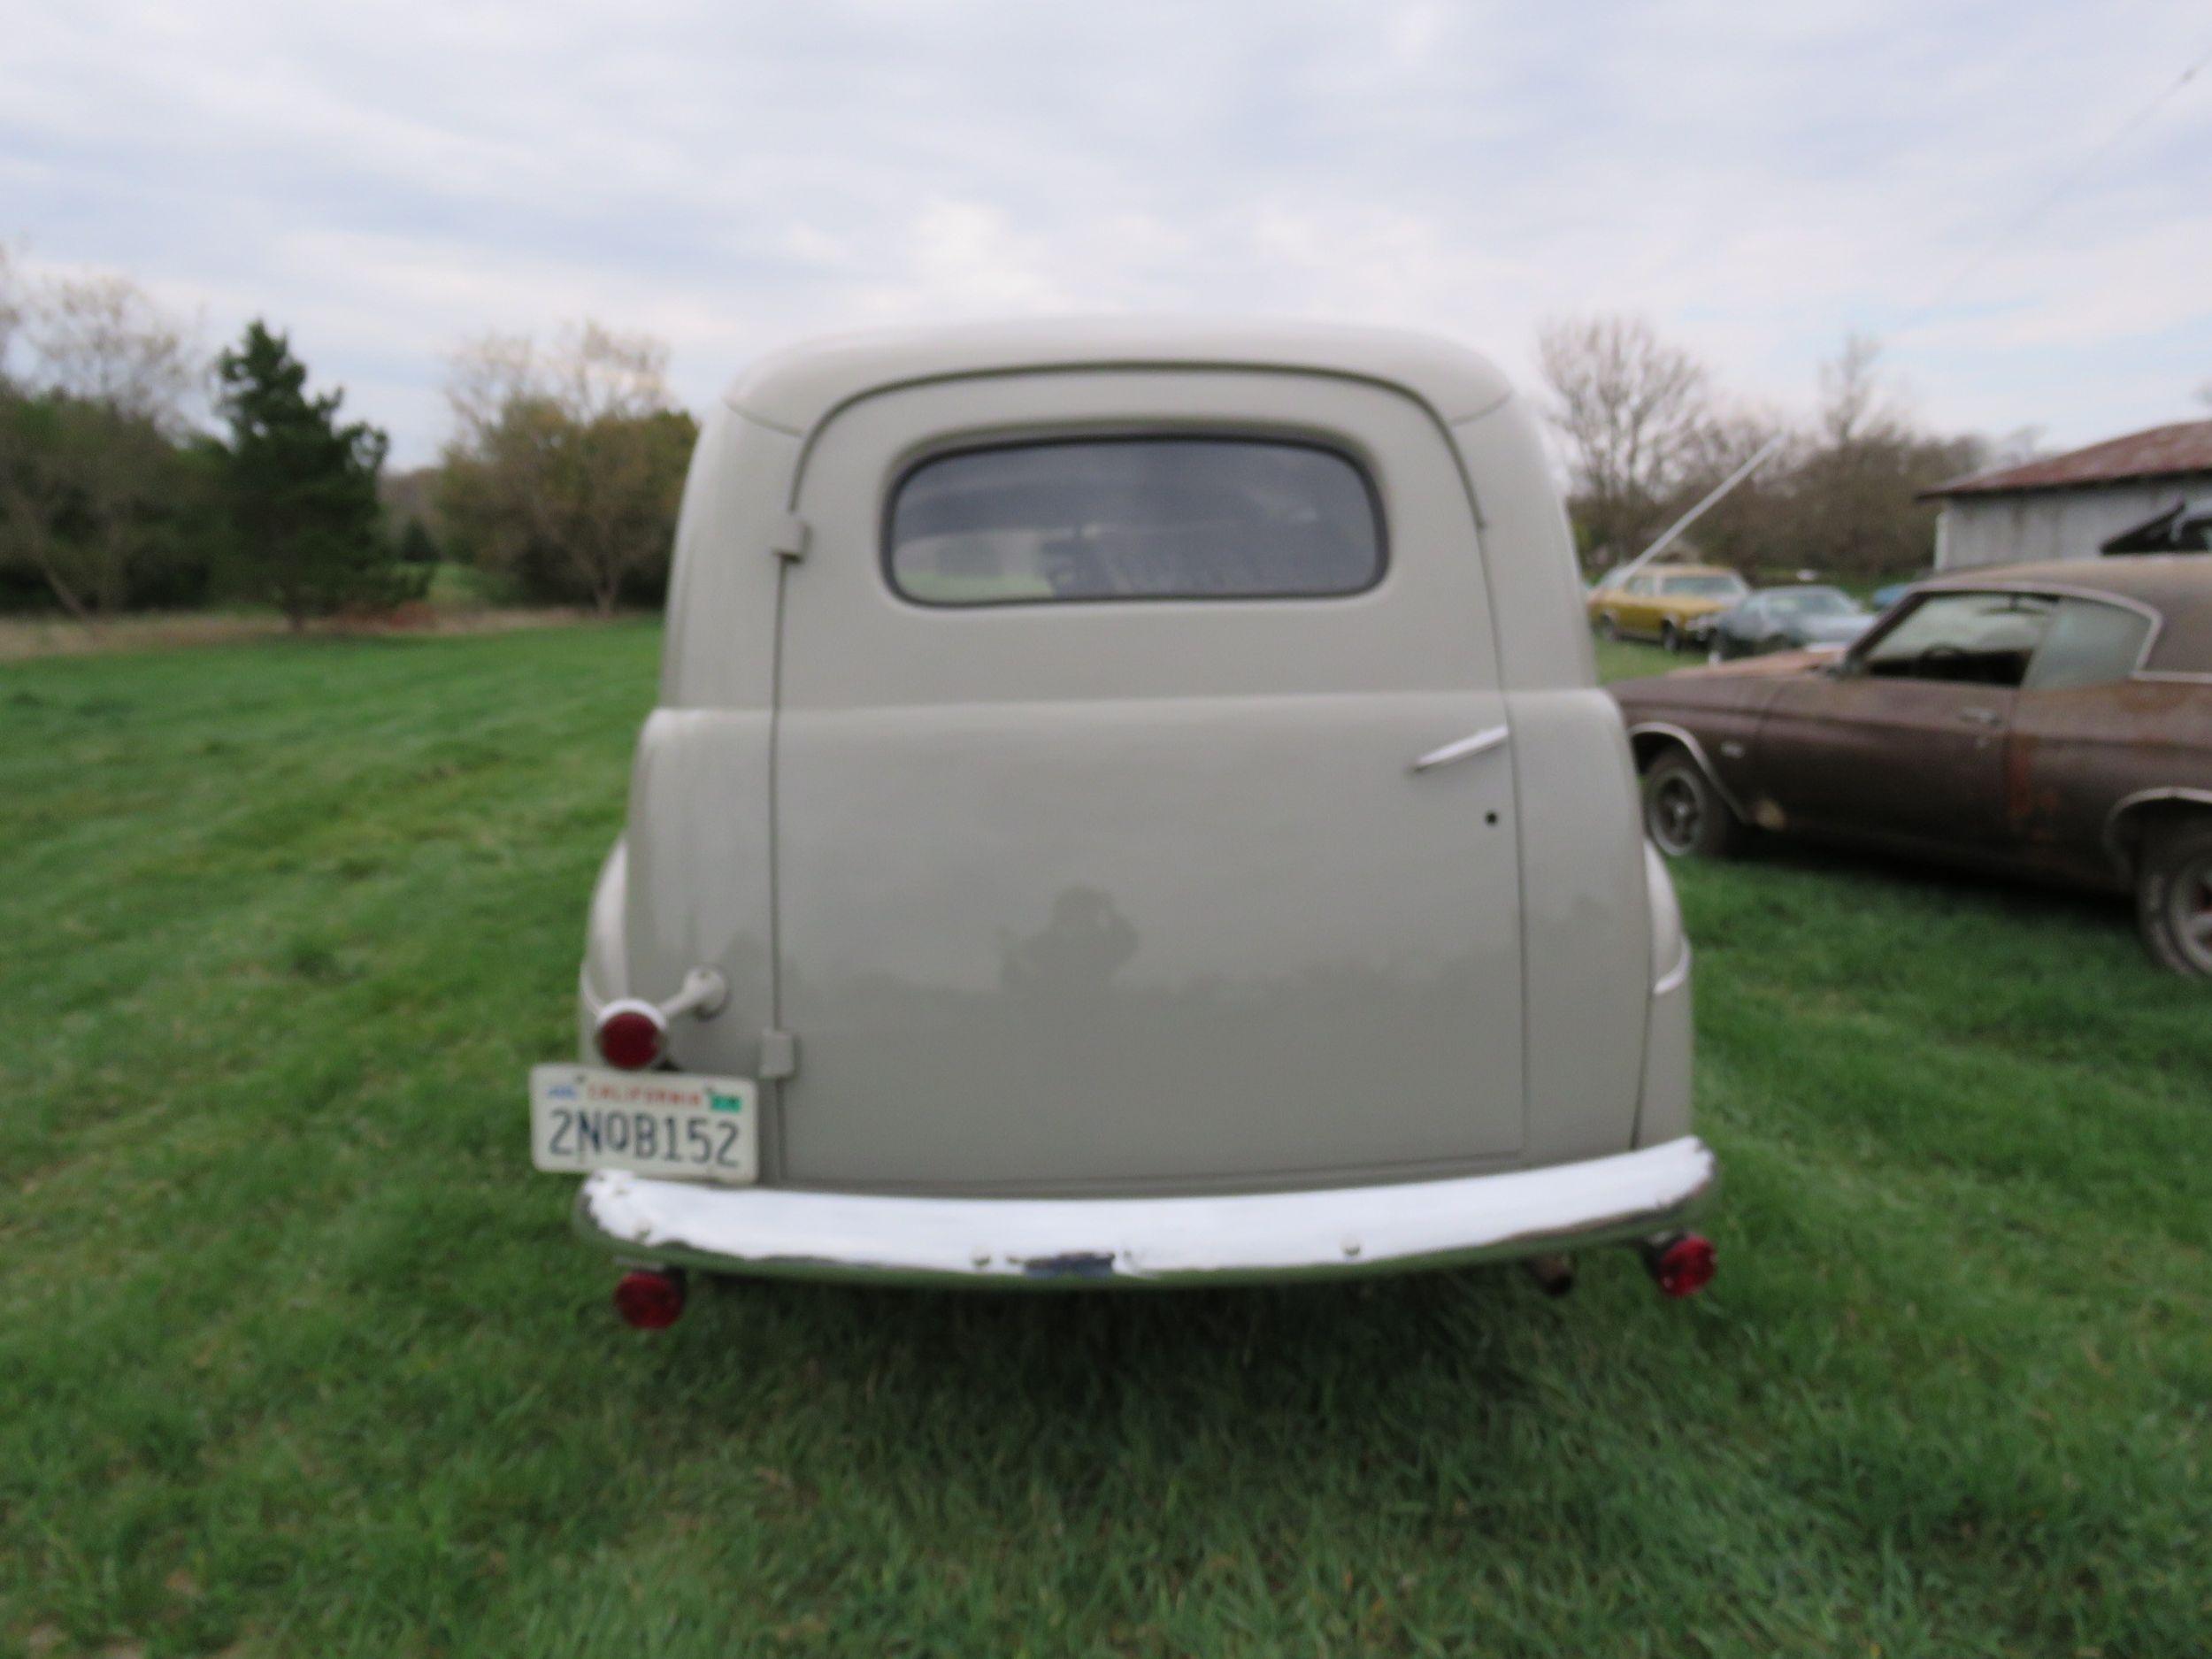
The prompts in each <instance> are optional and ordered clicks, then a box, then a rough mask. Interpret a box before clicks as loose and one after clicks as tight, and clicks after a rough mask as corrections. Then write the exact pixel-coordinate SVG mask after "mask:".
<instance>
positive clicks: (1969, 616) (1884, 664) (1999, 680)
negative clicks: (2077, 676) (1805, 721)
mask: <svg viewBox="0 0 2212 1659" xmlns="http://www.w3.org/2000/svg"><path fill="white" fill-rule="evenodd" d="M2055 608H2056V603H2055V601H2053V600H2050V599H2047V598H2046V597H2044V596H2043V595H2039V594H1999V593H1992V594H1932V595H1929V596H1928V597H1926V598H1924V599H1923V600H1922V601H1921V602H1920V603H1918V604H1916V605H1915V606H1914V607H1913V608H1912V609H1911V610H1910V611H1908V612H1906V613H1905V615H1904V617H1903V618H1901V620H1900V621H1899V622H1898V623H1897V625H1896V626H1893V627H1892V628H1890V629H1889V630H1888V631H1887V632H1886V633H1885V634H1883V635H1882V636H1881V637H1880V638H1879V639H1878V640H1876V641H1874V642H1873V643H1872V644H1871V645H1870V646H1869V647H1868V648H1867V649H1866V650H1865V652H1864V653H1863V656H1862V657H1860V662H1859V666H1860V669H1861V671H1862V672H1864V673H1867V674H1870V675H1874V676H1876V677H1878V678H1881V679H1887V680H1949V681H1953V682H1956V683H1960V684H1964V685H1973V686H2005V687H2010V686H2017V685H2019V684H2020V683H2021V681H2022V680H2024V679H2025V678H2026V677H2027V672H2028V664H2029V662H2030V660H2031V659H2032V657H2034V656H2035V651H2036V647H2037V646H2038V645H2039V644H2040V643H2041V642H2042V640H2043V634H2044V631H2045V630H2046V628H2047V627H2048V626H2049V625H2050V620H2051V613H2052V611H2054V610H2055Z"/></svg>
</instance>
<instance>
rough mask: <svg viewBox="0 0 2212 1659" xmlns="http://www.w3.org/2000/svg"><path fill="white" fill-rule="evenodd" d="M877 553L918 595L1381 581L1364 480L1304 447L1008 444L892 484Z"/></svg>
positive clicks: (1145, 594)
mask: <svg viewBox="0 0 2212 1659" xmlns="http://www.w3.org/2000/svg"><path fill="white" fill-rule="evenodd" d="M885 562H886V565H887V570H888V572H889V575H890V580H891V584H892V586H893V587H894V588H896V589H897V590H898V591H899V592H900V593H901V594H903V595H905V596H906V597H907V598H909V599H912V600H916V601H918V602H919V603H924V604H933V605H998V604H1024V603H1048V602H1051V601H1055V600H1086V599H1088V600H1100V599H1258V598H1296V597H1318V596H1322V595H1334V594H1353V593H1358V592H1359V591H1361V590H1362V589H1363V588H1371V587H1373V586H1374V585H1375V583H1376V582H1378V581H1379V580H1381V579H1382V573H1383V564H1384V553H1383V528H1382V513H1381V509H1380V506H1379V503H1378V500H1377V497H1376V495H1375V490H1374V487H1373V485H1372V484H1371V482H1370V481H1369V480H1368V478H1367V475H1366V474H1365V473H1364V472H1362V471H1361V470H1360V468H1359V467H1358V466H1357V465H1355V464H1354V463H1353V462H1352V461H1351V459H1350V458H1349V457H1346V456H1344V455H1341V454H1340V453H1338V452H1337V451H1336V450H1333V449H1323V448H1320V447H1319V446H1318V445H1315V444H1309V443H1295V442H1284V441H1280V440H1271V439H1258V438H1101V439H1078V440H1067V441H1054V442H1032V443H1022V444H1009V445H1004V446H1002V447H999V448H996V449H967V450H963V451H961V452H959V453H957V454H953V455H942V456H938V457H934V458H933V459H931V460H927V461H924V462H922V463H921V464H920V465H918V466H916V467H914V468H913V469H912V470H911V471H910V472H908V473H907V474H906V475H905V476H904V477H903V478H902V479H901V480H899V484H898V488H897V489H896V490H895V492H894V493H893V495H892V498H891V511H890V519H889V526H888V533H887V548H886V549H885Z"/></svg>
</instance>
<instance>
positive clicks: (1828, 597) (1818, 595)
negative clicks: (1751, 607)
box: [1767, 588, 1858, 617]
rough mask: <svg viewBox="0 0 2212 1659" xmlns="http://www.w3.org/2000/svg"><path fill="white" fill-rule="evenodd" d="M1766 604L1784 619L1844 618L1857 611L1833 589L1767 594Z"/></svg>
mask: <svg viewBox="0 0 2212 1659" xmlns="http://www.w3.org/2000/svg"><path fill="white" fill-rule="evenodd" d="M1767 603H1768V604H1769V605H1770V606H1772V607H1773V608H1774V609H1775V610H1776V611H1779V612H1780V613H1781V614H1782V615H1784V616H1786V617H1845V616H1849V615H1851V614H1852V613H1853V612H1854V611H1856V610H1857V609H1858V606H1856V605H1855V604H1853V603H1851V599H1850V596H1849V595H1847V594H1843V593H1839V592H1838V591H1837V590H1836V589H1835V588H1789V589H1787V590H1786V591H1784V592H1782V593H1778V594H1769V595H1767Z"/></svg>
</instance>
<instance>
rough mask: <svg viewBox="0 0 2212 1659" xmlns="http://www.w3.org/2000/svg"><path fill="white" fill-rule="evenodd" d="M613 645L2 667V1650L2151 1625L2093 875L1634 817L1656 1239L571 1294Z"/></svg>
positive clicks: (604, 830)
mask: <svg viewBox="0 0 2212 1659" xmlns="http://www.w3.org/2000/svg"><path fill="white" fill-rule="evenodd" d="M657 647H658V634H657V632H656V631H655V630H654V629H653V628H652V627H650V626H647V625H642V624H634V625H621V626H612V627H601V628H576V629H567V630H561V631H548V632H541V633H516V634H489V635H481V636H475V637H468V638H393V639H365V640H311V641H269V642H264V643H256V644H250V645H242V646H232V647H223V648H216V649H204V650H198V651H189V652H173V653H169V654H160V655H115V656H105V657H80V658H72V659H65V660H51V661H41V662H35V663H22V664H10V665H5V666H0V939H4V940H5V941H6V947H5V949H4V951H0V1006H4V1007H5V1008H6V1010H8V1014H7V1018H6V1021H5V1024H4V1026H0V1102H4V1104H0V1182H4V1186H0V1652H26V1653H36V1654H61V1653H77V1652H86V1653H106V1652H110V1651H113V1652H116V1653H138V1652H144V1653H147V1654H172V1653H173V1654H187V1653H202V1652H211V1651H230V1652H234V1653H237V1654H243V1655H263V1654H268V1655H277V1654H281V1655H373V1656H374V1659H391V1656H392V1655H427V1654H464V1653H465V1654H479V1653H515V1654H528V1655H534V1656H537V1655H584V1654H591V1655H620V1656H621V1659H640V1656H646V1655H717V1656H720V1655H737V1654H747V1655H750V1654H776V1653H786V1652H790V1653H819V1654H835V1655H861V1654H865V1655H877V1654H905V1653H917V1654H919V1653H933V1654H934V1653H942V1654H949V1655H986V1654H1013V1653H1024V1654H1035V1655H1066V1654H1094V1653H1098V1654H1103V1653H1121V1652H1129V1653H1205V1654H1214V1653H1224V1654H1253V1655H1277V1654H1284V1653H1299V1654H1319V1653H1330V1654H1344V1653H1350V1652H1363V1651H1378V1652H1386V1653H1405V1654H1430V1653H1465V1652H1481V1653H1486V1654H1502V1653H1526V1654H1532V1655H1538V1654H1540V1655H1634V1654H1650V1653H1663V1654H1670V1655H1672V1654H1723V1653H1725V1654H1747V1655H1771V1654H1778V1653H1786V1654H1790V1655H1828V1654H1834V1655H1860V1656H1862V1659H1864V1656H1867V1655H1886V1656H1890V1655H1910V1654H1929V1655H1946V1656H1950V1655H1979V1654H2020V1655H2082V1654H2093V1655H2109V1656H2111V1659H2123V1656H2124V1655H2166V1654H2172V1655H2181V1654H2190V1653H2201V1652H2202V1651H2204V1647H2205V1642H2206V1632H2208V1631H2212V1435H2208V1417H2212V1260H2208V1254H2207V1247H2208V1243H2212V1087H2208V1079H2212V1018H2208V1016H2212V1002H2208V1000H2207V998H2206V995H2205V993H2204V992H2203V991H2202V990H2201V989H2193V988H2191V987H2187V986H2185V985H2183V984H2180V983H2178V982H2176V981H2174V980H2170V979H2165V978H2163V977H2162V976H2160V975H2159V974H2157V973H2155V972H2152V971H2151V970H2150V969H2149V968H2148V967H2147V965H2146V964H2145V962H2144V960H2143V959H2142V957H2141V956H2140V954H2139V950H2138V949H2137V946H2136V944H2135V941H2134V939H2133V937H2132V935H2131V932H2130V930H2129V927H2128V924H2127V918H2126V916H2125V914H2124V910H2121V909H2117V908H2114V907H2111V906H2108V905H2104V904H2101V903H2090V902H2078V901H2075V900H2071V899H2067V898H2063V897H2054V896H2049V895H2039V894H2033V893H2022V892H2014V891H2011V890H2008V889H2006V888H2002V887H1994V886H1985V885H1980V884H1964V885H1962V884H1960V883H1957V882H1955V881H1951V880H1948V879H1944V878H1939V877H1935V876H1931V875H1927V874H1924V873H1916V872H1909V871H1902V870H1900V869H1897V868H1894V867H1892V866H1887V865H1877V864H1859V863H1851V862H1844V861H1836V860H1825V859H1814V858H1811V857H1799V856H1776V855H1770V856H1763V857H1760V858H1756V859H1754V860H1751V861H1747V862H1744V863H1740V864H1728V865H1707V866H1698V867H1692V868H1688V869H1685V870H1683V871H1682V872H1681V886H1682V892H1683V898H1684V902H1685V903H1686V907H1687V910H1688V915H1689V920H1690V925H1691V928H1692V932H1693V936H1694V940H1695V941H1696V944H1697V948H1698V951H1699V957H1698V964H1699V966H1698V982H1697V983H1698V991H1697V995H1698V1010H1699V1025H1700V1033H1701V1049H1700V1055H1699V1068H1700V1087H1701V1110H1702V1111H1703V1124H1704V1127H1705V1129H1706V1131H1707V1133H1708V1134H1709V1137H1710V1139H1711V1140H1712V1141H1714V1142H1715V1143H1716V1145H1717V1148H1718V1149H1719V1151H1720V1154H1721V1156H1722V1159H1723V1162H1724V1168H1725V1171H1726V1181H1725V1189H1724V1194H1723V1195H1722V1198H1721V1201H1720V1202H1719V1204H1718V1205H1717V1208H1716V1209H1715V1210H1713V1212H1712V1213H1711V1217H1710V1227H1709V1230H1710V1231H1711V1233H1713V1235H1714V1236H1715V1238H1716V1239H1717V1241H1718V1243H1719V1246H1720V1248H1721V1252H1722V1274H1721V1278H1720V1279H1719V1281H1718V1283H1717V1285H1716V1286H1714V1288H1713V1289H1712V1290H1711V1291H1710V1292H1709V1293H1708V1294H1706V1295H1705V1296H1704V1297H1702V1298H1701V1299H1699V1300H1698V1301H1696V1302H1692V1303H1689V1304H1686V1305H1673V1304H1667V1303H1663V1302H1661V1301H1660V1299H1659V1298H1658V1297H1657V1296H1656V1295H1655V1294H1653V1292H1652V1290H1651V1288H1650V1286H1649V1285H1648V1284H1647V1282H1646V1280H1645V1279H1644V1278H1643V1275H1642V1273H1641V1271H1640V1270H1639V1268H1638V1267H1637V1266H1636V1264H1635V1263H1634V1262H1633V1260H1632V1258H1631V1257H1630V1256H1628V1255H1627V1254H1626V1253H1625V1252H1619V1251H1615V1252H1609V1253H1607V1254H1605V1255H1603V1256H1600V1257H1596V1258H1594V1259H1592V1260H1590V1261H1588V1262H1586V1263H1585V1271H1584V1275H1583V1283H1582V1286H1581V1288H1580V1289H1579V1290H1578V1292H1577V1293H1576V1294H1575V1295H1573V1296H1572V1297H1571V1298H1569V1299H1567V1300H1565V1301H1563V1302H1548V1301H1546V1300H1544V1299H1543V1298H1542V1297H1540V1295H1539V1294H1537V1293H1536V1292H1535V1290H1534V1289H1533V1287H1532V1286H1530V1285H1529V1284H1528V1283H1527V1282H1526V1281H1525V1279H1524V1278H1523V1276H1522V1275H1521V1274H1519V1273H1518V1272H1517V1271H1510V1270H1507V1271H1476V1272H1461V1273H1451V1274H1440V1275H1432V1276H1426V1277H1417V1278H1408V1279H1394V1280H1387V1281H1382V1282H1377V1283H1373V1284H1369V1285H1363V1286H1349V1287H1334V1288H1306V1289H1297V1290H1262V1291H1249V1290H1240V1291H1234V1292H1222V1293H1202V1294H1200V1293H1183V1294H1151V1295H1148V1294H1107V1295H1090V1296H1077V1295H1071V1296H1065V1297H1059V1298H1054V1297H992V1296H987V1295H979V1294H977V1295H948V1294H924V1293H916V1292H906V1293H891V1292H857V1291H852V1290H843V1289H832V1288H823V1287H816V1286H796V1285H786V1286H742V1285H721V1286H706V1287H704V1288H703V1291H702V1292H701V1294H698V1295H697V1296H695V1302H694V1310H693V1311H692V1313H691V1314H690V1315H689V1316H688V1317H687V1318H686V1319H685V1321H684V1323H683V1324H682V1325H680V1326H678V1327H677V1328H676V1329H675V1330H674V1331H672V1332H670V1333H665V1334H663V1335H660V1336H657V1337H647V1336H642V1335H640V1334H638V1333H633V1332H630V1331H627V1330H625V1329H624V1328H622V1327H621V1326H619V1325H617V1323H616V1322H615V1321H614V1319H613V1317H612V1316H611V1313H610V1312H609V1311H608V1310H607V1307H606V1294H607V1291H608V1289H609V1287H610V1286H611V1271H610V1270H609V1269H608V1267H607V1266H606V1265H605V1263H603V1260H602V1259H601V1258H599V1257H598V1256H595V1255H594V1254H593V1253H591V1252H590V1251H588V1249H587V1248H585V1247H583V1246H582V1245H581V1244H580V1243H578V1242H577V1241H575V1240H573V1239H572V1236H571V1235H570V1233H569V1232H568V1227H567V1213H566V1212H567V1200H568V1188H569V1186H570V1183H568V1182H566V1181H563V1180H557V1179H551V1178H548V1177H541V1176H536V1175H534V1174H533V1173H531V1171H529V1170H528V1168H527V1167H526V1154H525V1142H524V1113H523V1093H522V1077H523V1071H524V1068H525V1067H526V1066H527V1065H528V1064H530V1063H531V1062H533V1061H535V1060H539V1059H542V1058H546V1057H548V1056H561V1055H564V1054H565V1053H566V1052H567V1051H568V1045H569V1043H570V1042H571V1041H572V1037H571V1025H570V1018H571V1015H570V1003H569V999H570V996H571V995H572V986H573V982H574V976H575V971H576V958H577V954H578V949H579V944H580V934H581V929H582V926H583V909H584V899H585V895H586V893H587V891H588V887H589V884H590V881H591V878H592V875H593V872H594V870H595V867H596V864H597V862H598V860H599V857H600V856H601V854H602V853H603V850H604V849H605V847H606V845H607V843H608V841H610V839H611V837H612V836H613V834H614V833H616V830H617V828H618V822H619V819H620V816H621V812H622V805H623V791H624V780H625V772H626V764H627V760H628V757H629V750H630V743H631V740H632V736H633V733H634V729H635V726H636V723H637V721H638V720H639V718H641V715H642V714H643V712H644V710H645V709H646V707H647V704H648V703H649V700H650V696H651V686H652V676H653V669H654V664H655V659H656V655H657ZM1652 655H1655V654H1652ZM1607 656H1608V661H1609V664H1610V666H1611V667H1612V668H1613V669H1614V670H1615V671H1616V672H1619V671H1621V670H1622V669H1623V667H1624V664H1625V663H1626V661H1627V659H1626V658H1624V657H1620V656H1619V655H1618V654H1617V653H1615V652H1611V651H1609V652H1608V654H1607Z"/></svg>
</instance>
